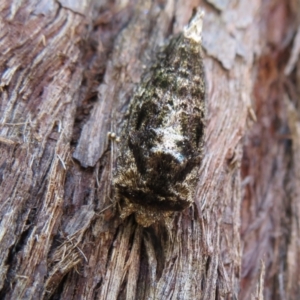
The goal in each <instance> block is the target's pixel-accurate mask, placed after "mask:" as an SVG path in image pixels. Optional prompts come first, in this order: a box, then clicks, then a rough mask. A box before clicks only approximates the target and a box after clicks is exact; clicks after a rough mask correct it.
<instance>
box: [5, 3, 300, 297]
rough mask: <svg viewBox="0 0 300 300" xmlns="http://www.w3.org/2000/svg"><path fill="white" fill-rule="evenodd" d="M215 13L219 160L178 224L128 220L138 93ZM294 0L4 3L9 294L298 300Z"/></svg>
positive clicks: (213, 79) (209, 61)
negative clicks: (125, 157) (128, 150)
mask: <svg viewBox="0 0 300 300" xmlns="http://www.w3.org/2000/svg"><path fill="white" fill-rule="evenodd" d="M198 7H201V8H202V9H204V10H205V17H204V27H203V32H202V41H203V42H202V44H203V52H204V65H205V70H206V81H207V99H206V105H207V117H206V119H207V120H206V123H207V124H206V129H205V153H204V157H203V161H202V163H201V171H200V176H199V184H198V187H197V193H196V198H195V203H194V204H193V205H192V206H191V207H190V208H189V209H186V210H185V211H184V212H182V213H177V214H174V216H173V220H172V223H171V224H169V226H163V225H162V224H160V223H157V224H154V225H152V226H150V227H148V228H143V227H141V226H140V225H138V224H137V223H136V222H135V220H134V218H133V217H132V216H130V217H128V218H127V219H125V220H122V219H121V218H120V216H119V210H118V204H117V203H116V201H115V199H114V193H113V189H112V180H113V174H114V168H115V163H116V149H117V144H116V143H115V142H113V141H111V140H110V139H109V138H108V132H115V133H116V134H117V135H119V133H120V128H121V125H122V122H123V120H124V116H125V114H126V110H127V107H128V103H129V101H130V97H131V95H132V93H133V90H134V88H135V86H136V85H137V84H138V82H139V81H140V78H141V76H142V74H143V73H144V71H145V70H146V69H147V68H149V66H151V63H152V62H153V60H154V57H155V56H156V53H157V52H158V51H159V49H160V47H161V46H162V45H163V44H164V43H165V42H166V41H167V40H168V38H170V36H172V35H174V34H176V33H178V32H181V31H182V29H183V27H184V26H185V25H186V24H187V23H188V21H189V19H190V18H191V16H192V15H193V11H194V10H195V9H196V8H198ZM299 13H300V7H299V5H298V4H297V3H296V1H292V0H289V1H283V0H269V1H259V0H258V1H248V0H240V1H218V0H206V1H204V0H203V1H201V0H178V1H172V0H164V1H159V0H153V1H150V0H127V1H126V0H125V1H114V2H113V1H108V0H103V1H99V3H96V1H88V0H85V1H77V2H76V1H67V0H60V1H33V0H27V1H24V2H22V3H21V2H18V1H8V0H3V1H1V4H0V16H1V17H0V25H1V31H0V34H1V39H0V53H1V55H0V87H1V90H0V93H1V98H0V99H1V100H0V111H1V115H0V221H1V223H0V298H1V299H297V298H298V297H299V295H300V288H299V283H298V282H299V280H300V278H299V272H298V266H299V245H298V239H299V225H298V222H299V214H300V207H299V203H300V202H299V195H300V191H299V187H300V185H299V180H300V178H299V177H300V176H299V174H300V165H299V161H300V160H299V159H300V158H299V154H300V144H299V140H300V127H299V104H298V98H297V97H298V94H299V86H300V85H299V82H298V81H299V76H298V73H299V72H298V65H299V64H298V55H299V52H300V38H299V37H300V33H299V32H300V30H299V17H298V15H299Z"/></svg>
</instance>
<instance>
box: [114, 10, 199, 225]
mask: <svg viewBox="0 0 300 300" xmlns="http://www.w3.org/2000/svg"><path fill="white" fill-rule="evenodd" d="M202 16H203V13H202V12H201V11H198V12H197V13H196V15H195V16H194V18H193V19H192V20H191V22H190V23H189V25H187V26H186V27H185V28H184V30H183V32H182V33H180V34H179V35H177V36H175V37H173V38H172V39H171V40H170V42H169V43H168V44H167V45H166V46H165V47H164V49H163V50H162V51H161V52H160V53H159V54H158V55H157V58H156V61H155V62H154V64H153V65H152V67H151V68H150V69H149V70H148V71H147V73H146V74H145V75H144V76H143V77H142V80H141V82H140V84H139V85H138V87H137V89H136V91H135V93H134V95H133V97H132V99H131V101H130V106H129V117H128V119H127V120H126V124H125V125H124V128H123V130H122V133H121V135H120V143H119V149H118V157H117V167H116V173H115V178H114V187H115V191H116V198H117V201H118V203H119V207H120V209H121V217H122V218H125V217H127V216H129V215H130V214H134V215H135V219H136V221H137V222H138V223H139V224H141V225H142V226H144V227H147V226H150V225H151V224H153V223H154V222H158V221H160V220H162V219H165V218H166V217H169V216H170V215H171V214H172V213H174V212H180V211H182V210H184V209H185V208H187V207H189V206H190V205H191V204H192V203H193V201H194V197H195V188H196V184H197V181H198V171H199V167H200V164H201V160H202V153H203V141H204V121H205V74H204V66H203V60H202V49H201V31H202Z"/></svg>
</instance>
